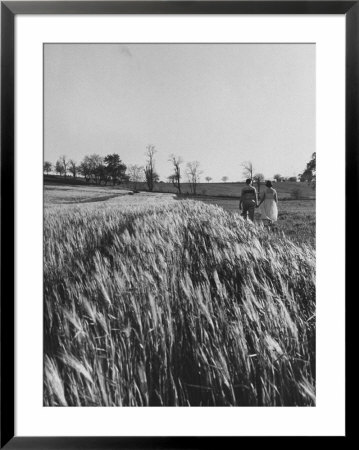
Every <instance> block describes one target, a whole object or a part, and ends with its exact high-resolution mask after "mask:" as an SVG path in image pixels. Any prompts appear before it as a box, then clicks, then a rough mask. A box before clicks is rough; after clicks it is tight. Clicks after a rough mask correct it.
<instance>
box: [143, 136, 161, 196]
mask: <svg viewBox="0 0 359 450" xmlns="http://www.w3.org/2000/svg"><path fill="white" fill-rule="evenodd" d="M156 152H157V150H156V148H155V146H154V145H151V144H149V145H147V147H146V156H147V160H146V167H145V169H144V171H145V177H146V183H147V186H148V190H149V191H150V192H152V191H153V188H154V185H155V183H157V182H158V180H159V178H160V177H159V176H158V174H157V173H156V171H155V159H154V156H155V153H156Z"/></svg>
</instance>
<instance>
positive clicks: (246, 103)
mask: <svg viewBox="0 0 359 450" xmlns="http://www.w3.org/2000/svg"><path fill="white" fill-rule="evenodd" d="M44 64H45V67H44V76H45V87H44V94H45V99H44V113H45V132H44V137H45V141H44V151H45V160H48V161H51V162H52V163H55V162H56V160H57V159H58V157H59V156H60V155H62V154H65V155H66V156H67V157H68V158H72V159H74V160H76V161H77V162H78V163H79V162H80V161H81V160H82V158H83V157H84V156H85V155H88V154H92V153H98V154H100V155H102V156H105V155H107V154H109V153H118V154H119V155H120V157H121V159H122V160H123V162H124V163H125V164H127V165H129V164H140V165H143V164H144V162H145V151H146V146H147V145H148V144H153V145H154V146H155V147H156V149H157V153H156V169H157V172H158V173H159V175H160V177H161V179H163V180H165V179H166V177H167V176H168V175H170V174H171V166H170V163H169V162H168V157H169V155H170V154H171V153H173V154H175V155H180V156H181V157H182V158H183V160H184V161H185V162H188V161H195V160H197V161H199V162H200V164H201V169H202V170H203V175H202V179H203V181H204V177H205V176H210V177H212V178H213V181H219V180H220V179H221V178H222V177H223V176H227V177H228V178H229V181H238V180H242V179H243V175H242V169H241V163H242V162H243V161H247V160H250V161H252V163H253V166H254V169H255V172H261V173H263V174H264V175H265V177H266V178H272V177H273V175H274V174H275V173H278V172H279V173H280V174H282V175H285V176H292V175H296V174H298V173H299V172H300V171H302V170H303V169H304V167H305V164H306V163H307V162H308V161H309V159H310V156H311V154H312V153H313V152H314V151H315V45H314V44H46V45H45V58H44Z"/></svg>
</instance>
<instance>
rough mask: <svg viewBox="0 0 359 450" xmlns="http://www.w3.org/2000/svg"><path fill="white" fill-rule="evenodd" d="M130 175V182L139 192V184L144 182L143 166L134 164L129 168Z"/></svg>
mask: <svg viewBox="0 0 359 450" xmlns="http://www.w3.org/2000/svg"><path fill="white" fill-rule="evenodd" d="M127 171H128V175H129V177H130V181H132V183H133V190H134V191H137V186H138V183H140V182H141V181H143V178H144V174H143V172H144V169H143V166H138V165H137V164H133V165H131V166H128V169H127Z"/></svg>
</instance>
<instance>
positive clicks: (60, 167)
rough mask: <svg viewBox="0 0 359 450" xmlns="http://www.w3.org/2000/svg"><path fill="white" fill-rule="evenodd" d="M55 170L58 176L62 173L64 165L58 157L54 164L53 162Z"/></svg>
mask: <svg viewBox="0 0 359 450" xmlns="http://www.w3.org/2000/svg"><path fill="white" fill-rule="evenodd" d="M55 172H56V173H58V174H59V175H60V177H61V175H62V174H63V173H64V166H63V164H62V162H61V161H60V160H59V159H58V160H57V161H56V164H55Z"/></svg>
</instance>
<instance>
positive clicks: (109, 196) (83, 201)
mask: <svg viewBox="0 0 359 450" xmlns="http://www.w3.org/2000/svg"><path fill="white" fill-rule="evenodd" d="M124 195H126V194H114V195H105V196H102V197H92V198H85V199H78V200H75V201H71V202H61V203H62V204H63V205H68V204H75V203H94V202H104V201H106V200H110V199H111V198H115V197H123V196H124Z"/></svg>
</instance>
